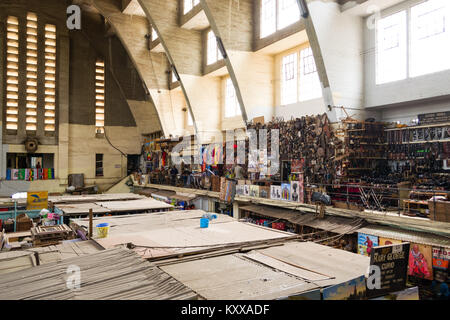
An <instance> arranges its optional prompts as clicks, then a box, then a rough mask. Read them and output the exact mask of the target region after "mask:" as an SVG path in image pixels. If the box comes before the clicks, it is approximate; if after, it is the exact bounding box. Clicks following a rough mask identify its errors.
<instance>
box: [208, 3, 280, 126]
mask: <svg viewBox="0 0 450 320" xmlns="http://www.w3.org/2000/svg"><path fill="white" fill-rule="evenodd" d="M254 2H255V1H253V0H240V1H223V0H201V4H202V6H203V9H204V11H205V13H206V16H207V17H208V19H209V22H210V25H211V28H212V30H213V31H214V33H215V35H216V37H218V38H220V39H221V40H222V42H223V44H224V47H225V48H226V52H227V58H226V59H225V61H226V66H227V68H228V72H229V74H230V78H231V80H232V81H233V84H234V86H235V89H236V94H237V97H238V100H239V103H240V106H241V110H242V120H243V121H244V122H247V121H249V120H252V119H253V118H255V117H260V116H264V117H265V119H266V120H271V118H272V117H273V116H274V114H275V113H274V106H275V93H274V90H273V86H274V85H273V83H274V81H275V78H274V77H275V76H274V70H273V66H274V63H275V60H274V57H273V56H271V55H268V54H264V53H259V52H253V42H254V39H253V38H254V36H253V34H254V23H253V22H254V18H253V16H254Z"/></svg>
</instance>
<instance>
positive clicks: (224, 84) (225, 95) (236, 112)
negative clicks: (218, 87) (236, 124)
mask: <svg viewBox="0 0 450 320" xmlns="http://www.w3.org/2000/svg"><path fill="white" fill-rule="evenodd" d="M228 84H231V86H232V88H233V91H234V100H235V104H234V108H235V109H234V110H233V112H231V113H230V115H228V112H227V106H228V101H229V100H228V98H229V96H228ZM222 92H223V99H222V103H223V112H222V117H223V119H234V118H236V117H241V116H242V110H241V105H240V103H239V99H238V96H237V92H236V88H235V87H234V83H233V80H232V79H231V77H230V76H225V77H223V78H222Z"/></svg>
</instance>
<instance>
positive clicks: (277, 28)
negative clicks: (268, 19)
mask: <svg viewBox="0 0 450 320" xmlns="http://www.w3.org/2000/svg"><path fill="white" fill-rule="evenodd" d="M264 1H266V0H259V35H258V36H259V39H260V40H262V39H266V38H268V37H270V36H273V35H274V34H276V33H277V32H280V31H283V30H285V29H287V28H289V27H291V26H292V25H295V24H296V23H298V22H299V21H301V20H302V17H301V13H300V8H298V5H297V9H298V19H297V20H296V21H293V22H292V23H290V24H288V25H285V26H282V27H280V21H281V20H282V19H281V17H280V15H281V8H280V7H281V1H283V0H272V1H274V2H275V12H274V16H275V31H274V32H272V33H269V34H267V35H265V36H264V37H263V36H262V32H261V30H262V29H263V28H262V25H263V21H264V20H263V17H262V15H263V12H264V10H263V4H264ZM292 1H295V0H292Z"/></svg>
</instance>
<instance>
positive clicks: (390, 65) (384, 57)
mask: <svg viewBox="0 0 450 320" xmlns="http://www.w3.org/2000/svg"><path fill="white" fill-rule="evenodd" d="M406 46H407V36H406V11H401V12H399V13H396V14H393V15H391V16H388V17H386V18H383V19H380V20H379V21H378V28H377V81H376V83H377V84H382V83H387V82H392V81H397V80H402V79H405V78H406V66H407V63H406V59H407V54H406V52H407V51H406V48H407V47H406Z"/></svg>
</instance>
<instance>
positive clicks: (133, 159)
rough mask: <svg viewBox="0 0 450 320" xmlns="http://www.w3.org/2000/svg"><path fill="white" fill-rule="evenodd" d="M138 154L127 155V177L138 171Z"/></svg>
mask: <svg viewBox="0 0 450 320" xmlns="http://www.w3.org/2000/svg"><path fill="white" fill-rule="evenodd" d="M139 159H140V155H139V154H129V155H127V163H128V164H127V175H130V174H132V173H133V172H137V171H139Z"/></svg>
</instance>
